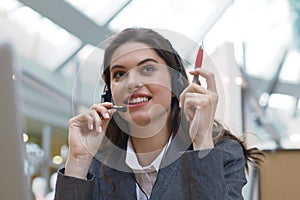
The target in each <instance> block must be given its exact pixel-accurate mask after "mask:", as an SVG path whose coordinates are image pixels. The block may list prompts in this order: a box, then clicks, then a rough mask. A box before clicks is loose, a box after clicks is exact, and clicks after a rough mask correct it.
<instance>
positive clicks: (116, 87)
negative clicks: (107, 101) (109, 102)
mask: <svg viewBox="0 0 300 200" xmlns="http://www.w3.org/2000/svg"><path fill="white" fill-rule="evenodd" d="M110 89H111V94H112V98H113V101H114V102H115V103H116V104H120V103H122V102H121V99H122V98H121V97H123V96H124V94H123V92H124V86H122V84H116V83H112V84H111V85H110Z"/></svg>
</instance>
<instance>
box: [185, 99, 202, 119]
mask: <svg viewBox="0 0 300 200" xmlns="http://www.w3.org/2000/svg"><path fill="white" fill-rule="evenodd" d="M203 101H204V102H205V101H206V97H205V96H204V95H203V94H199V93H187V94H186V95H185V101H184V108H183V111H184V113H185V114H186V118H187V120H188V121H191V120H192V119H193V118H194V114H195V109H196V107H204V106H205V103H203Z"/></svg>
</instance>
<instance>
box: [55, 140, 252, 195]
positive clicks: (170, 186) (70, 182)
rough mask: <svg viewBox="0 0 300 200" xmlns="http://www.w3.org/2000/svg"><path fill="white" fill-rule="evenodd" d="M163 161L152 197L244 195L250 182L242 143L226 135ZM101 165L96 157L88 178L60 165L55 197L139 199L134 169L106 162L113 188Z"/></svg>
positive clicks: (106, 171) (106, 169) (106, 170)
mask: <svg viewBox="0 0 300 200" xmlns="http://www.w3.org/2000/svg"><path fill="white" fill-rule="evenodd" d="M175 148H176V147H175ZM177 153H178V152H177ZM124 159H125V158H124V155H121V156H120V157H119V163H123V164H124ZM166 159H167V158H166ZM162 162H163V161H162ZM124 165H125V164H124ZM161 165H162V167H161V168H160V170H159V172H158V175H157V180H156V182H155V184H154V187H153V189H152V193H151V196H150V199H151V200H156V199H163V200H176V199H178V200H181V199H187V200H190V199H192V200H193V199H199V200H200V199H203V200H208V199H214V200H237V199H243V196H242V187H243V186H244V185H245V184H246V182H247V180H246V177H245V158H244V154H243V149H242V147H241V145H240V144H239V143H238V142H237V141H235V140H232V139H226V140H224V141H223V142H221V143H219V144H218V145H217V146H216V147H215V148H213V149H211V150H210V151H206V152H203V151H193V150H188V151H184V152H181V154H180V156H179V157H178V159H176V160H175V161H174V162H171V163H169V164H167V165H165V166H164V165H163V164H161ZM100 168H101V163H100V162H99V161H98V160H96V159H94V160H93V162H92V165H91V168H90V173H89V174H88V176H87V180H82V179H77V178H74V177H69V176H66V175H64V169H60V170H59V173H58V178H57V183H56V191H55V199H56V200H65V199H68V200H69V199H70V200H71V199H72V200H79V199H80V200H81V199H82V200H100V199H101V200H109V199H110V200H112V199H114V200H118V199H122V200H123V199H124V200H129V199H130V200H131V199H132V200H133V199H136V181H135V178H134V175H133V173H131V172H124V171H120V170H116V169H113V168H111V167H108V166H106V167H105V168H104V174H106V175H108V176H109V177H110V179H111V180H113V182H114V187H115V188H114V191H113V186H112V184H111V183H109V182H108V181H107V180H106V179H105V178H104V177H103V175H102V174H103V173H100ZM112 191H113V192H112Z"/></svg>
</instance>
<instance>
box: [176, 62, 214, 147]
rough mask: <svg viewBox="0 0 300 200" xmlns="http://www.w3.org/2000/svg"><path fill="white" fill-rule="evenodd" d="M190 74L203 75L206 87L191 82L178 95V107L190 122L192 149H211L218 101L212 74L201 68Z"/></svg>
mask: <svg viewBox="0 0 300 200" xmlns="http://www.w3.org/2000/svg"><path fill="white" fill-rule="evenodd" d="M190 74H192V75H196V76H199V75H200V76H202V77H204V78H205V79H206V83H207V89H206V88H204V87H202V86H201V85H199V84H195V83H191V84H190V85H189V86H188V87H187V88H186V89H185V90H184V91H183V92H182V93H181V95H180V107H181V109H183V111H184V113H185V116H186V118H187V120H188V121H189V122H190V129H189V135H190V138H191V140H192V142H193V146H194V150H203V149H211V148H213V147H214V144H213V138H212V130H213V123H214V116H215V112H216V108H217V102H218V94H217V88H216V83H215V78H214V74H213V73H212V72H209V71H207V70H204V69H202V68H197V69H194V70H192V71H190Z"/></svg>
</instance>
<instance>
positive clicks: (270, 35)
mask: <svg viewBox="0 0 300 200" xmlns="http://www.w3.org/2000/svg"><path fill="white" fill-rule="evenodd" d="M21 2H22V1H17V0H1V2H0V41H5V40H8V41H11V42H12V43H13V45H14V47H15V49H16V51H17V53H18V54H19V55H20V56H23V57H25V58H28V59H31V60H33V61H34V62H36V63H38V64H39V65H40V66H41V67H45V68H47V69H49V70H50V71H60V72H61V73H63V74H65V75H66V76H74V73H76V70H74V63H76V62H77V63H81V62H83V61H84V60H85V59H86V58H87V56H88V55H89V52H90V51H92V50H93V49H94V48H95V46H93V45H91V44H85V43H83V42H82V40H81V38H78V37H76V36H75V35H76V34H74V33H71V32H68V31H67V30H65V29H64V28H63V27H60V26H58V25H57V24H56V23H54V22H53V21H51V20H50V19H49V18H46V17H44V16H42V15H41V14H39V13H38V12H36V11H34V10H33V9H31V8H29V7H27V6H26V5H23V4H22V3H21ZM64 2H66V3H67V4H68V5H70V6H72V7H74V8H76V10H78V11H79V12H80V13H81V14H83V15H85V16H87V17H88V18H89V19H90V20H91V21H92V22H94V23H95V24H96V25H97V26H99V27H100V28H106V29H108V30H110V31H111V32H117V31H119V30H121V29H123V28H126V27H132V26H143V27H151V28H163V29H169V30H173V31H176V32H179V33H181V34H183V35H185V36H187V37H189V38H191V39H192V40H194V41H195V42H197V43H200V41H202V40H204V41H205V48H206V51H207V53H208V54H210V53H212V52H213V51H214V50H215V49H216V47H218V46H219V45H221V44H222V43H224V42H231V43H233V44H234V46H235V48H236V60H237V62H238V64H239V65H244V67H245V69H246V71H247V73H248V74H250V75H251V76H254V77H257V78H261V79H262V80H271V79H272V78H273V77H274V75H276V72H277V70H278V67H279V64H280V62H281V61H282V58H283V56H284V55H285V52H287V54H286V57H285V59H284V62H283V66H282V70H281V72H280V73H279V80H280V81H283V82H286V83H289V84H294V85H299V83H300V53H299V49H296V47H295V46H294V44H293V39H295V38H294V37H295V36H294V31H293V20H294V19H295V15H294V13H292V12H291V10H292V9H291V8H290V4H289V1H288V0H272V1H270V0H252V1H244V0H235V1H233V0H202V1H199V0H186V1H182V0H164V1H161V0H152V1H139V0H114V1H113V3H112V1H111V0H101V1H94V0H64ZM74 26H78V25H77V24H76V23H74ZM87 32H88V30H87ZM243 48H244V50H245V52H243ZM98 50H99V55H102V54H103V50H101V49H98ZM243 53H244V55H243ZM244 57H245V58H246V60H245V62H244V60H243V58H244ZM94 60H95V63H98V62H99V60H97V58H95V59H94ZM274 95H275V96H274ZM274 95H273V96H272V98H271V97H270V99H269V100H270V101H269V105H270V106H271V107H273V106H275V107H276V106H277V107H278V106H279V105H280V103H279V104H278V102H283V101H285V102H287V104H289V105H292V104H294V105H293V108H294V107H295V106H296V108H297V106H298V109H299V103H298V102H299V100H298V99H294V100H293V101H291V103H288V102H289V101H288V100H284V99H286V96H280V95H281V94H274ZM274 99H275V100H274ZM295 102H297V103H295Z"/></svg>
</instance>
